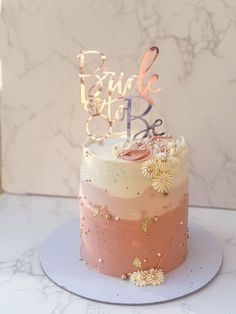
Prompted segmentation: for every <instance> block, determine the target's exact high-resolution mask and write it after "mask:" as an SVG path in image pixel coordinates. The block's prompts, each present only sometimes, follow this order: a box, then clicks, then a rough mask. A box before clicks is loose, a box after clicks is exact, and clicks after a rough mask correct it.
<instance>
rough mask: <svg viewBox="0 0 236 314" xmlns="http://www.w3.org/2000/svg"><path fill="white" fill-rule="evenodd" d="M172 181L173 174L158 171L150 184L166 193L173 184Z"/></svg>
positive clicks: (158, 190)
mask: <svg viewBox="0 0 236 314" xmlns="http://www.w3.org/2000/svg"><path fill="white" fill-rule="evenodd" d="M173 183H174V181H173V176H172V175H171V174H170V173H169V172H160V173H159V175H158V176H156V177H155V178H153V180H152V186H153V187H154V189H155V190H157V192H160V193H167V192H168V190H169V189H170V188H171V187H172V186H173Z"/></svg>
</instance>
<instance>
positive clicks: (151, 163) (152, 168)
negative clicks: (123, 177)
mask: <svg viewBox="0 0 236 314" xmlns="http://www.w3.org/2000/svg"><path fill="white" fill-rule="evenodd" d="M141 169H142V173H143V174H144V176H145V177H146V178H148V179H152V178H153V177H155V176H157V175H158V173H159V169H158V165H157V162H156V159H155V158H150V159H148V160H147V161H145V162H144V163H143V166H142V168H141Z"/></svg>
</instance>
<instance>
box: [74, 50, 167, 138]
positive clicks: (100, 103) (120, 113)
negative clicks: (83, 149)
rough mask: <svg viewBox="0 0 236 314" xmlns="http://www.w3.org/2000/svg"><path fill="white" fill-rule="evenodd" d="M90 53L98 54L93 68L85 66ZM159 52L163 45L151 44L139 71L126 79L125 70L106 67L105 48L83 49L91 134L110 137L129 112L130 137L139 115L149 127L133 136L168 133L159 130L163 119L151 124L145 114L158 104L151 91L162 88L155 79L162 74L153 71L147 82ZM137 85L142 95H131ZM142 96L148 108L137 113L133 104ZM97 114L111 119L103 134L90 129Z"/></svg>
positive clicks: (83, 80)
mask: <svg viewBox="0 0 236 314" xmlns="http://www.w3.org/2000/svg"><path fill="white" fill-rule="evenodd" d="M153 53H154V55H153ZM89 55H90V56H95V57H96V62H97V65H96V67H95V69H93V71H86V70H85V58H86V57H85V56H89ZM158 55H159V49H158V48H157V47H155V46H154V47H151V48H150V49H149V50H148V51H147V52H146V54H145V55H144V58H143V60H142V63H141V66H140V68H139V73H138V75H131V76H129V77H128V79H126V81H123V79H124V73H123V72H121V73H120V74H119V75H118V76H117V75H116V73H115V72H112V71H108V70H107V69H106V68H105V62H106V56H105V55H104V54H103V53H102V52H99V51H95V50H90V51H82V52H81V53H80V54H79V55H78V56H77V57H78V58H79V62H80V64H79V65H80V66H79V68H80V73H79V78H80V87H81V103H82V106H83V108H84V109H85V110H86V111H88V112H89V114H90V116H89V118H88V119H87V121H86V132H87V135H88V136H89V137H90V138H92V139H93V140H96V141H102V140H104V139H105V138H107V137H109V136H110V135H111V134H112V131H113V126H114V124H115V122H117V121H122V120H124V118H125V113H126V119H127V140H128V141H130V140H131V123H132V121H134V120H137V119H138V120H140V121H142V122H143V123H144V127H145V128H144V129H143V130H141V131H139V132H137V133H136V134H135V135H134V136H133V139H134V140H135V139H138V138H143V137H147V136H148V135H149V134H150V132H152V133H153V134H154V135H163V134H164V133H158V131H157V130H156V129H157V128H158V127H159V126H161V125H162V119H160V118H159V119H156V120H155V121H154V122H153V124H151V125H149V123H148V121H147V120H146V119H145V118H144V117H145V116H146V115H147V114H148V113H149V112H150V110H151V109H152V106H153V105H154V100H153V98H152V97H151V95H150V94H152V93H158V92H159V91H160V88H156V89H154V88H153V85H154V83H156V82H157V81H158V79H159V76H158V74H152V75H151V77H150V78H149V79H148V82H147V84H146V85H145V83H144V78H145V77H147V75H148V73H149V71H150V69H151V67H152V66H153V64H154V63H155V61H156V59H157V58H158ZM117 77H118V78H117ZM89 79H90V80H91V79H92V80H93V83H92V85H89ZM134 83H136V84H134ZM135 88H136V91H137V92H138V95H139V96H137V95H136V96H131V93H132V92H134V91H135ZM128 92H130V95H128ZM138 98H139V99H142V100H143V101H144V102H145V105H146V109H145V110H144V112H143V113H142V114H140V115H133V114H132V107H133V105H134V102H135V100H136V99H138ZM95 118H100V119H103V120H104V121H105V122H106V123H107V131H106V133H105V134H103V135H101V136H99V135H97V134H93V133H92V132H91V130H90V127H91V123H92V121H93V120H94V119H95Z"/></svg>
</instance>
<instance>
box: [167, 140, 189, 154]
mask: <svg viewBox="0 0 236 314" xmlns="http://www.w3.org/2000/svg"><path fill="white" fill-rule="evenodd" d="M167 150H168V152H169V155H170V156H173V157H175V158H177V159H181V158H182V157H183V155H184V152H185V151H186V144H185V141H184V138H183V137H180V139H179V140H178V141H176V142H175V143H169V144H168V145H167Z"/></svg>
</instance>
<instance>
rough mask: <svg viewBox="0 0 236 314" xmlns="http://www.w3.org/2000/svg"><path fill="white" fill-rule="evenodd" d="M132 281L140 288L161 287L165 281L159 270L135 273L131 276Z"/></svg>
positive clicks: (151, 269)
mask: <svg viewBox="0 0 236 314" xmlns="http://www.w3.org/2000/svg"><path fill="white" fill-rule="evenodd" d="M130 281H131V282H132V283H133V284H134V285H136V286H138V287H144V286H148V285H152V286H155V285H160V284H161V283H162V282H163V281H164V273H163V271H162V269H157V268H150V269H148V270H141V271H135V272H133V273H132V274H131V275H130Z"/></svg>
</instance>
